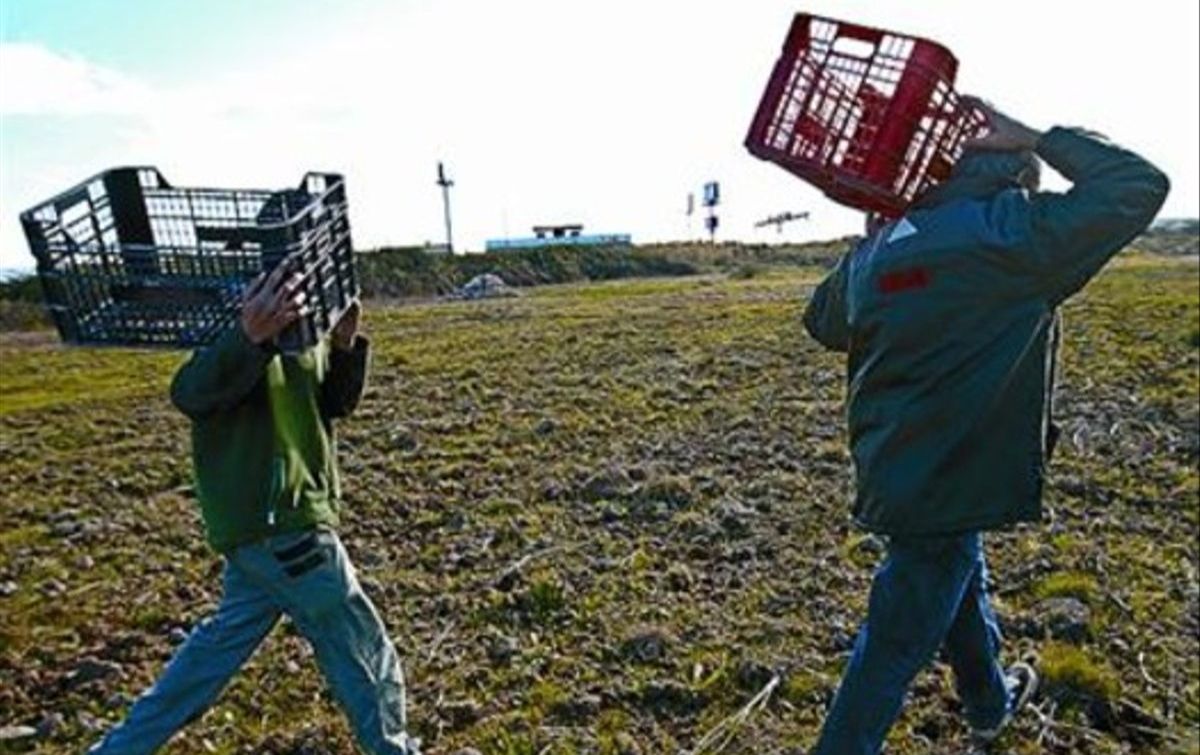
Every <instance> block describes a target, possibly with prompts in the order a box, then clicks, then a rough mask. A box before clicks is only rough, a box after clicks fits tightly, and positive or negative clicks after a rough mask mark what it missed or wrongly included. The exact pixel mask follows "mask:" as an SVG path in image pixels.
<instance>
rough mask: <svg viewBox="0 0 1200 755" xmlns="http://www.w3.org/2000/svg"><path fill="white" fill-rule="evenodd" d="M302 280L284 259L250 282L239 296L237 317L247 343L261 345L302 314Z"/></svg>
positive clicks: (303, 308)
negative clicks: (240, 299) (239, 309)
mask: <svg viewBox="0 0 1200 755" xmlns="http://www.w3.org/2000/svg"><path fill="white" fill-rule="evenodd" d="M302 282H303V279H302V278H301V276H300V275H298V274H296V273H294V272H291V266H290V265H288V264H287V262H283V263H280V264H279V265H278V266H277V267H276V268H275V269H274V270H273V271H272V272H271V274H270V275H268V274H266V273H262V274H260V275H259V276H258V277H257V278H255V279H254V280H252V281H251V282H250V285H249V286H247V287H246V292H245V293H244V294H243V295H242V318H241V319H242V330H243V331H245V333H246V337H247V338H249V339H250V341H251V342H253V343H256V344H260V345H261V344H263V343H266V342H267V341H270V340H271V339H273V338H275V336H277V335H279V333H280V332H282V331H283V329H284V328H286V327H287V326H289V325H291V324H292V323H293V322H295V321H296V320H297V319H299V318H300V317H301V316H302V315H303V314H304V313H305V307H304V291H303V290H301V287H300V286H301V283H302Z"/></svg>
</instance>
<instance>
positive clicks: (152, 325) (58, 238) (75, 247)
mask: <svg viewBox="0 0 1200 755" xmlns="http://www.w3.org/2000/svg"><path fill="white" fill-rule="evenodd" d="M21 225H22V226H23V227H24V229H25V237H26V238H27V239H28V240H29V248H30V250H31V251H32V252H33V256H34V257H35V258H36V259H37V270H38V277H39V278H41V282H42V287H43V290H44V291H45V297H46V305H47V308H48V309H49V311H50V314H51V316H52V317H53V319H54V324H55V325H56V326H57V328H58V332H59V334H60V335H61V336H62V339H63V340H64V341H66V342H68V343H75V344H102V345H119V346H158V347H168V348H191V347H195V346H202V345H204V344H207V343H210V342H212V341H213V340H214V339H215V338H216V337H217V336H218V335H220V333H221V332H222V331H224V330H225V329H226V328H229V327H233V326H234V325H235V324H236V322H237V317H238V311H239V304H240V301H241V296H242V292H243V290H244V289H245V287H246V285H247V284H248V283H249V282H250V280H251V279H253V278H254V276H256V275H258V274H259V273H261V272H264V271H270V270H272V269H274V268H275V266H276V265H278V264H280V262H282V261H283V260H285V259H286V260H288V261H289V263H290V264H295V265H296V267H297V269H298V270H299V271H301V273H302V274H303V276H304V291H305V294H306V300H307V304H308V314H307V315H305V316H304V317H303V318H302V319H301V320H299V321H298V322H296V323H295V324H293V325H292V326H290V327H289V328H288V329H287V330H285V331H284V332H283V333H281V334H280V336H279V338H278V339H277V340H276V343H277V345H278V346H279V348H281V349H282V350H284V351H286V352H296V351H300V350H302V349H304V348H307V347H308V346H311V345H312V344H314V343H316V342H317V340H318V339H319V338H320V337H321V336H322V335H323V334H324V333H326V332H327V331H328V330H329V328H330V327H331V326H332V324H333V323H336V322H337V320H338V318H339V317H341V315H342V313H343V312H344V311H345V310H346V308H347V307H348V306H349V305H350V304H351V303H352V302H353V301H354V300H355V299H356V298H357V297H358V294H359V287H358V278H357V276H356V275H355V272H354V253H353V247H352V245H351V242H350V220H349V216H348V208H347V203H346V189H345V183H344V182H343V180H342V177H341V176H340V175H338V174H336V173H309V174H307V175H305V177H304V180H303V181H302V182H301V183H300V186H299V187H298V188H296V189H284V190H282V191H259V190H242V189H185V188H176V187H173V186H171V185H170V184H169V183H167V181H166V179H164V178H163V177H162V174H161V173H159V172H158V171H157V170H156V169H155V168H150V167H135V168H115V169H113V170H109V171H105V172H104V173H101V174H99V175H97V176H94V177H93V178H90V179H88V180H86V181H84V182H83V183H81V184H79V185H78V186H76V187H74V188H73V189H70V190H68V191H65V192H63V193H62V194H59V195H58V196H57V197H54V198H53V199H51V200H48V201H46V202H43V203H42V204H40V205H38V206H37V207H34V208H33V209H30V210H28V211H26V212H24V213H22V214H21Z"/></svg>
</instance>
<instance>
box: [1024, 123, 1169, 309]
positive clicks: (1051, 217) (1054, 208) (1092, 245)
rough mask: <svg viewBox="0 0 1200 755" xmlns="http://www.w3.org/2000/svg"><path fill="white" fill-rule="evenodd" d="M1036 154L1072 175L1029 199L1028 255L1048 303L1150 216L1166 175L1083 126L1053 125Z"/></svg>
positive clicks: (1087, 275)
mask: <svg viewBox="0 0 1200 755" xmlns="http://www.w3.org/2000/svg"><path fill="white" fill-rule="evenodd" d="M1037 153H1038V155H1039V156H1041V157H1042V158H1043V159H1044V160H1045V161H1046V162H1047V163H1049V164H1050V166H1051V167H1053V168H1054V169H1055V170H1057V171H1058V172H1059V173H1061V174H1062V175H1063V176H1064V177H1065V178H1067V179H1068V180H1069V181H1071V182H1072V184H1073V186H1072V188H1071V190H1070V191H1068V192H1066V193H1065V194H1055V193H1049V192H1046V193H1039V194H1035V195H1033V197H1032V199H1031V201H1030V203H1029V213H1030V215H1029V226H1028V227H1029V234H1030V238H1029V247H1028V248H1029V252H1030V259H1029V262H1030V264H1031V266H1032V270H1031V272H1032V273H1033V275H1034V278H1035V280H1036V281H1037V283H1036V284H1035V285H1036V286H1037V288H1038V289H1039V290H1040V291H1041V292H1042V293H1044V294H1045V295H1046V296H1047V298H1049V299H1050V301H1051V302H1052V303H1053V304H1057V303H1059V302H1061V301H1062V300H1063V299H1066V298H1067V297H1068V296H1070V295H1071V294H1073V293H1075V292H1076V291H1078V290H1079V289H1081V288H1083V286H1084V285H1085V284H1086V283H1087V282H1088V280H1090V279H1091V278H1092V276H1094V275H1095V274H1096V273H1098V272H1099V271H1100V269H1101V268H1102V267H1103V266H1104V263H1106V262H1107V261H1108V260H1109V259H1110V258H1112V256H1113V255H1114V254H1116V253H1117V252H1118V251H1120V250H1121V249H1122V248H1124V247H1125V245H1126V244H1128V243H1129V242H1130V241H1132V240H1133V239H1134V237H1136V236H1137V235H1138V234H1139V233H1141V232H1142V231H1143V230H1145V228H1146V226H1148V225H1149V224H1150V222H1151V221H1153V220H1154V216H1155V215H1156V214H1157V213H1158V210H1159V208H1160V207H1162V204H1163V202H1164V201H1165V200H1166V197H1167V192H1168V190H1169V188H1170V182H1169V181H1168V180H1167V177H1166V175H1164V174H1163V173H1162V171H1160V170H1159V169H1158V168H1156V167H1155V166H1153V165H1152V164H1150V163H1149V162H1148V161H1146V160H1145V159H1144V158H1142V157H1140V156H1138V155H1136V154H1134V153H1133V152H1130V151H1129V150H1126V149H1122V148H1121V147H1118V146H1116V145H1115V144H1112V143H1110V142H1108V141H1106V140H1105V139H1103V137H1100V136H1098V135H1095V134H1090V133H1087V132H1083V131H1079V130H1074V129H1065V128H1054V129H1051V130H1050V131H1049V132H1047V133H1046V135H1045V136H1043V137H1042V139H1041V141H1040V142H1039V143H1038V147H1037Z"/></svg>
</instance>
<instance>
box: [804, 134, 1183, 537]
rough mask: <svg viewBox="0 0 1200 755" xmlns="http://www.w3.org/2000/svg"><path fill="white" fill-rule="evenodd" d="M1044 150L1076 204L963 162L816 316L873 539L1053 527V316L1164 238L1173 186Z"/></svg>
mask: <svg viewBox="0 0 1200 755" xmlns="http://www.w3.org/2000/svg"><path fill="white" fill-rule="evenodd" d="M1036 151H1037V154H1038V155H1039V156H1040V157H1041V158H1042V159H1044V160H1045V161H1046V162H1047V163H1049V164H1050V165H1051V166H1052V167H1053V168H1055V169H1056V170H1057V171H1058V172H1059V173H1061V174H1062V175H1063V176H1065V177H1066V178H1067V179H1069V180H1070V181H1071V182H1072V183H1073V187H1072V188H1071V190H1070V191H1068V192H1067V193H1065V194H1054V193H1034V194H1030V193H1028V192H1026V191H1024V190H1022V189H1019V188H1017V187H1016V186H1015V185H1013V183H1012V179H1011V176H1005V175H1003V173H1004V171H1005V170H1009V169H1011V167H1012V166H1011V165H1008V166H1004V165H1003V163H1004V162H1005V161H1006V160H1010V159H1011V158H1006V157H1005V156H1003V155H1000V154H997V153H992V154H991V155H987V154H982V153H980V154H977V155H975V156H973V157H972V158H971V159H965V158H964V160H963V161H962V162H960V163H959V166H960V167H961V168H962V170H958V169H956V171H955V174H954V176H952V178H951V179H950V180H949V181H947V182H946V183H945V184H944V185H942V186H941V187H939V188H938V189H936V190H935V191H934V192H933V193H932V194H931V195H930V196H929V197H928V198H926V200H925V201H923V202H921V203H919V204H918V205H917V206H916V207H915V208H914V209H913V210H912V211H910V212H909V213H908V214H907V215H906V216H905V217H903V218H901V219H900V220H897V221H895V222H892V223H889V224H887V225H885V226H884V227H883V228H881V229H879V230H878V231H876V232H875V233H873V234H871V235H870V236H868V237H867V238H866V239H865V240H864V241H863V242H861V243H860V244H859V245H858V246H857V247H856V248H855V249H853V250H852V251H851V252H850V253H848V254H847V255H845V256H844V257H843V258H842V259H841V261H840V262H839V264H838V265H837V268H836V269H835V270H834V271H833V273H832V274H831V275H830V276H829V277H828V278H826V279H825V281H824V282H822V283H821V285H820V286H819V287H818V288H817V290H816V291H815V293H814V294H813V297H812V300H811V301H810V302H809V305H808V309H807V311H806V312H805V315H804V323H805V326H806V328H807V329H808V331H809V332H810V333H811V334H812V335H813V337H814V338H816V339H817V340H818V341H820V342H821V343H822V344H823V345H825V346H826V347H828V348H830V349H836V350H838V351H844V352H847V354H848V357H849V358H848V375H847V379H848V389H847V414H848V421H849V431H850V445H851V452H852V456H853V458H854V464H855V473H856V482H857V490H856V499H855V503H854V517H855V519H856V521H857V522H858V523H859V524H860V525H861V526H862V527H864V528H866V529H868V530H871V531H875V532H880V533H885V534H906V535H923V534H943V533H954V532H963V531H969V530H980V529H992V528H999V527H1004V526H1006V525H1010V524H1013V523H1015V522H1020V521H1033V520H1037V519H1039V518H1040V516H1041V491H1042V480H1043V474H1044V467H1045V462H1046V459H1047V452H1048V438H1049V436H1050V428H1051V426H1050V424H1049V410H1050V398H1051V394H1052V391H1053V381H1054V374H1053V373H1054V367H1053V361H1054V351H1055V349H1054V340H1055V338H1056V333H1057V326H1056V324H1057V315H1056V308H1057V307H1058V305H1059V304H1060V303H1061V302H1062V301H1063V300H1064V299H1066V298H1067V297H1068V296H1070V295H1071V294H1073V293H1074V292H1076V291H1078V290H1079V289H1080V288H1082V287H1083V285H1084V284H1085V283H1086V282H1087V281H1088V280H1089V279H1090V278H1091V277H1092V276H1093V275H1095V274H1096V273H1097V272H1098V271H1099V270H1100V268H1101V267H1102V266H1103V265H1104V263H1105V262H1106V261H1108V259H1109V258H1110V257H1112V256H1113V255H1114V254H1115V253H1116V252H1117V251H1119V250H1120V249H1121V248H1122V247H1124V246H1125V245H1126V244H1127V243H1129V241H1131V240H1132V239H1133V238H1134V237H1135V236H1136V235H1137V234H1138V233H1140V232H1141V231H1142V230H1143V229H1144V228H1145V227H1146V226H1147V225H1148V224H1149V223H1150V221H1151V220H1152V219H1153V218H1154V216H1155V214H1156V213H1157V212H1158V209H1159V207H1161V205H1162V203H1163V201H1164V199H1165V198H1166V195H1167V190H1168V181H1167V178H1166V176H1164V175H1163V174H1162V173H1161V172H1160V171H1159V170H1158V169H1156V168H1155V167H1154V166H1153V165H1151V164H1150V163H1148V162H1147V161H1145V160H1144V159H1142V158H1141V157H1139V156H1137V155H1135V154H1133V153H1132V152H1129V151H1127V150H1124V149H1121V148H1120V147H1117V146H1115V145H1113V144H1111V143H1108V142H1106V141H1104V140H1102V139H1101V138H1098V137H1095V136H1093V135H1089V134H1085V133H1083V132H1079V131H1074V130H1068V129H1062V128H1056V129H1053V130H1051V131H1050V132H1048V133H1047V134H1046V135H1045V136H1044V137H1043V138H1042V139H1041V141H1040V143H1039V144H1038V146H1037V150H1036ZM989 164H990V165H993V166H996V165H999V166H1000V167H1001V170H1000V171H999V173H997V172H992V173H989V172H988V170H987V168H988V167H989ZM981 168H982V169H981Z"/></svg>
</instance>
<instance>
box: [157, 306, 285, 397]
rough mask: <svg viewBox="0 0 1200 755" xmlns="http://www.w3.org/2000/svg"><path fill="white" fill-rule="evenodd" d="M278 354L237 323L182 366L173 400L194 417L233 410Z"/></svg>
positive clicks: (173, 388)
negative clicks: (250, 336)
mask: <svg viewBox="0 0 1200 755" xmlns="http://www.w3.org/2000/svg"><path fill="white" fill-rule="evenodd" d="M274 355H275V352H274V351H273V350H272V349H271V348H268V347H262V346H258V345H257V344H255V343H253V342H251V341H250V339H249V338H247V337H246V333H245V331H243V330H242V329H241V327H239V326H237V325H235V326H234V327H232V328H229V329H228V330H226V331H225V332H224V333H222V334H221V336H220V337H219V338H217V340H216V341H214V342H213V343H212V344H211V345H209V346H206V347H205V348H203V349H198V350H197V351H195V352H194V353H193V354H192V357H191V358H190V359H189V360H188V361H187V362H185V363H184V365H183V366H182V367H180V368H179V370H178V371H177V372H176V373H175V378H174V379H173V380H172V381H171V402H172V403H174V404H175V406H176V408H178V409H179V411H181V412H183V413H184V414H186V415H188V416H189V417H191V418H192V419H199V418H200V417H204V416H206V415H208V414H212V413H213V412H219V411H227V410H229V409H232V408H233V407H235V406H237V405H238V404H239V403H240V402H241V401H242V399H243V398H245V397H246V394H248V393H249V392H250V389H252V388H253V387H254V386H255V384H256V383H258V381H259V379H260V378H261V377H262V375H263V369H264V368H265V367H266V366H267V362H269V361H270V360H271V358H272V357H274Z"/></svg>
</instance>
